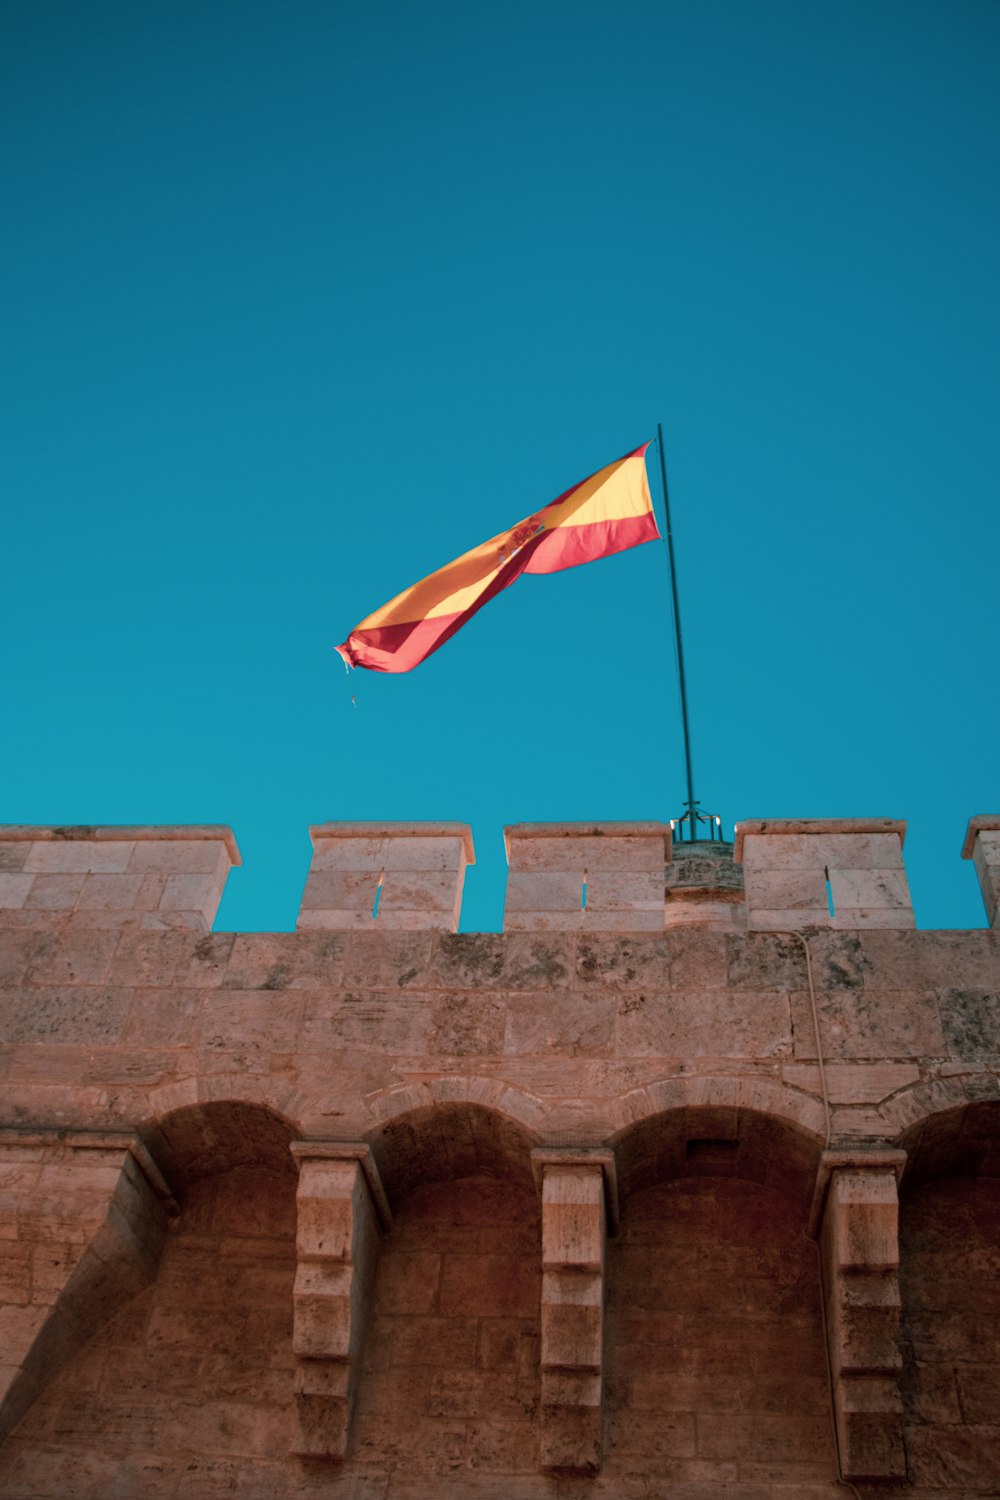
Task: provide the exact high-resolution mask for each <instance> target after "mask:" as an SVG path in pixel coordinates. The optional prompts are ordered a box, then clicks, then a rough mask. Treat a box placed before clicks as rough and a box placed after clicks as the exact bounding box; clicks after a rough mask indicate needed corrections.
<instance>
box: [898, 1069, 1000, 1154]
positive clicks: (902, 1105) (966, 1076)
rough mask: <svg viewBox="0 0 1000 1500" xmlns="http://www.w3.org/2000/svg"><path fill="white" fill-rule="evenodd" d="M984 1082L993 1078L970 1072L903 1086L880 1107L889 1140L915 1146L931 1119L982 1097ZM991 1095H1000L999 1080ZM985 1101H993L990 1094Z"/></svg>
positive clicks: (994, 1085) (907, 1147)
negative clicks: (990, 1099) (985, 1077)
mask: <svg viewBox="0 0 1000 1500" xmlns="http://www.w3.org/2000/svg"><path fill="white" fill-rule="evenodd" d="M984 1082H989V1080H988V1079H986V1080H984V1075H983V1074H982V1073H976V1072H971V1071H970V1072H968V1073H953V1074H951V1075H950V1076H949V1077H946V1078H926V1079H921V1081H920V1082H919V1083H914V1084H910V1085H909V1086H908V1087H907V1088H902V1089H900V1090H899V1092H898V1093H896V1094H893V1095H892V1097H891V1098H889V1099H886V1100H884V1101H883V1102H882V1104H881V1105H880V1106H879V1114H880V1115H881V1116H882V1118H883V1119H884V1121H885V1139H886V1141H888V1142H891V1143H892V1144H893V1145H899V1146H903V1147H904V1149H912V1148H914V1147H915V1146H916V1145H917V1143H918V1140H919V1137H920V1133H921V1131H922V1128H923V1126H924V1124H925V1123H926V1122H927V1121H929V1120H932V1119H934V1118H935V1117H939V1116H943V1115H946V1114H948V1113H950V1112H952V1111H953V1110H959V1109H964V1108H965V1106H966V1105H967V1104H975V1103H976V1102H978V1101H979V1100H981V1099H982V1098H983V1085H984ZM990 1095H991V1096H992V1098H993V1099H997V1098H1000V1086H998V1085H997V1083H996V1081H995V1080H993V1081H992V1084H991V1087H990ZM984 1102H989V1096H988V1097H987V1099H986V1101H984ZM907 1171H909V1168H907Z"/></svg>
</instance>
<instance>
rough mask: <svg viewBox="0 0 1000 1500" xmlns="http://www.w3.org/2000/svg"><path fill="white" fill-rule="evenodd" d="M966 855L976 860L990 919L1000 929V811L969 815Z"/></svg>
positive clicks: (994, 926) (965, 846)
mask: <svg viewBox="0 0 1000 1500" xmlns="http://www.w3.org/2000/svg"><path fill="white" fill-rule="evenodd" d="M962 858H963V859H971V860H973V861H974V863H975V866H976V874H977V875H978V876H979V886H980V889H981V891H982V893H983V904H984V905H985V907H986V916H987V920H988V921H989V924H990V926H991V927H993V928H996V929H997V930H998V931H1000V813H978V814H977V815H976V817H974V818H970V819H969V826H968V828H967V830H966V834H965V843H964V844H963V845H962Z"/></svg>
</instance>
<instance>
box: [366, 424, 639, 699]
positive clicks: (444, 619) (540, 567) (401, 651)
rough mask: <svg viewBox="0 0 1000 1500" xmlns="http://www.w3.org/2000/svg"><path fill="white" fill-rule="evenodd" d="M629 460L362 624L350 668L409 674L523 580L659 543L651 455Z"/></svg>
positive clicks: (399, 597) (636, 454) (633, 456)
mask: <svg viewBox="0 0 1000 1500" xmlns="http://www.w3.org/2000/svg"><path fill="white" fill-rule="evenodd" d="M648 447H649V444H648V443H643V445H642V447H641V448H636V449H635V451H634V452H632V453H627V454H626V455H625V457H624V458H619V459H618V460H617V461H616V462H615V463H613V464H608V466H607V468H605V469H601V470H600V471H599V472H598V473H597V474H592V475H591V476H590V478H589V479H584V480H583V482H582V483H581V484H577V485H574V486H573V488H572V489H571V490H567V491H566V493H565V494H564V495H560V496H559V498H558V500H553V501H552V502H551V504H549V505H545V506H543V507H542V509H541V510H539V511H536V513H535V514H534V515H531V516H528V517H527V518H526V519H525V520H523V521H519V522H518V524H517V525H516V526H512V527H511V528H510V529H509V530H508V531H501V533H500V535H499V536H495V537H491V539H490V540H489V541H488V542H482V543H481V544H480V545H479V546H478V547H473V549H472V551H471V552H465V553H463V554H462V556H461V557H457V558H456V559H455V561H454V562H450V563H448V564H447V566H446V567H444V568H439V569H438V571H437V572H436V573H431V574H429V576H428V577H427V578H422V579H421V580H420V582H419V583H415V584H413V585H412V586H411V587H410V588H408V589H404V590H403V592H402V593H401V594H397V595H396V597H395V599H390V600H389V603H388V604H383V605H382V608H381V609H377V610H375V612H374V614H370V615H368V617H367V618H366V619H364V620H362V621H361V623H360V625H356V626H355V627H354V629H353V630H352V631H351V633H350V635H349V636H348V637H347V640H346V641H345V642H344V644H343V645H342V646H338V647H337V650H338V651H339V652H340V654H341V656H342V657H343V658H344V661H345V662H347V663H348V665H349V666H352V667H368V668H369V669H370V670H371V671H373V672H409V671H410V669H411V668H412V667H415V666H417V665H418V663H419V662H422V661H423V660H424V658H425V657H428V656H430V654H431V652H432V651H436V650H437V648H438V647H439V646H443V645H444V643H445V641H446V640H447V639H448V637H449V636H452V635H454V634H455V631H456V630H459V629H460V628H461V626H463V625H464V624H465V622H466V620H469V619H471V617H472V616H473V615H474V614H475V613H476V611H477V610H478V609H482V607H483V605H484V604H486V603H487V602H488V601H489V600H490V599H492V598H494V597H495V595H497V594H498V593H499V592H500V590H501V589H505V588H507V587H509V585H510V584H512V583H513V582H514V580H515V579H516V578H520V576H521V574H522V573H558V572H559V571H560V569H562V568H575V567H576V566H577V565H578V564H579V563H587V562H595V561H596V560H597V558H599V557H610V556H611V554H612V553H613V552H624V551H625V549H626V548H627V547H637V546H638V545H639V544H640V542H651V541H653V540H655V539H656V538H657V537H658V536H659V534H660V533H659V532H658V530H657V528H656V518H655V517H654V515H653V503H652V500H651V499H650V495H649V481H648V479H647V477H646V458H645V454H646V449H647V448H648Z"/></svg>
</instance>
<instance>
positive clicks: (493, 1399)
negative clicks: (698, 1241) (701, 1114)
mask: <svg viewBox="0 0 1000 1500" xmlns="http://www.w3.org/2000/svg"><path fill="white" fill-rule="evenodd" d="M369 1142H370V1144H371V1147H372V1151H373V1154H374V1155H375V1157H376V1159H377V1162H378V1165H379V1169H380V1172H381V1174H382V1176H383V1181H384V1183H385V1186H386V1190H387V1194H388V1196H389V1198H390V1201H391V1202H392V1206H393V1215H394V1220H393V1226H392V1229H391V1230H390V1231H389V1232H388V1233H387V1234H386V1235H385V1236H384V1237H383V1240H382V1244H381V1249H380V1256H379V1264H378V1269H377V1273H376V1281H375V1290H374V1304H373V1313H372V1321H371V1326H370V1329H369V1334H368V1343H367V1349H366V1352H365V1358H364V1362H363V1370H362V1378H361V1382H360V1387H359V1393H358V1399H357V1406H356V1413H355V1423H354V1444H353V1459H354V1461H356V1462H357V1463H359V1464H361V1465H364V1464H366V1463H377V1464H379V1465H380V1466H382V1468H383V1470H388V1471H389V1472H390V1473H392V1472H393V1471H396V1470H398V1471H399V1472H400V1474H401V1475H405V1476H407V1477H408V1478H409V1479H410V1480H411V1481H412V1482H414V1483H416V1482H418V1481H419V1480H421V1479H423V1480H425V1482H427V1483H429V1484H434V1485H440V1484H444V1483H445V1482H446V1476H450V1480H451V1482H452V1483H453V1485H454V1488H455V1491H456V1492H457V1493H461V1492H462V1488H463V1484H468V1483H471V1482H472V1481H471V1474H472V1473H473V1472H481V1471H484V1470H485V1471H487V1472H489V1473H490V1474H491V1475H492V1476H493V1477H494V1479H495V1481H496V1483H497V1484H500V1483H507V1482H508V1480H509V1481H510V1482H511V1483H516V1481H517V1480H518V1478H519V1477H522V1478H524V1479H525V1480H526V1479H527V1476H529V1475H531V1476H533V1475H534V1474H535V1471H536V1468H537V1435H536V1431H535V1419H536V1408H537V1401H538V1346H539V1304H540V1278H541V1253H540V1240H541V1225H540V1213H539V1204H538V1194H537V1190H536V1188H535V1184H534V1182H533V1179H532V1175H531V1160H530V1152H531V1147H532V1145H533V1144H534V1141H533V1137H532V1135H531V1134H530V1133H529V1132H528V1131H527V1130H526V1129H525V1128H524V1126H523V1125H521V1124H519V1123H518V1122H517V1121H515V1120H514V1119H512V1118H511V1117H510V1116H509V1115H506V1114H503V1113H501V1112H500V1111H499V1110H497V1109H493V1108H490V1107H487V1106H484V1105H483V1104H481V1103H473V1102H468V1101H461V1100H457V1101H456V1100H454V1099H452V1100H448V1101H446V1102H440V1103H427V1102H423V1103H420V1104H418V1105H417V1106H416V1107H415V1108H412V1109H410V1110H407V1111H405V1112H404V1113H401V1114H399V1115H395V1116H393V1117H391V1118H389V1119H386V1120H384V1121H383V1123H382V1124H381V1125H379V1126H378V1127H377V1128H376V1129H375V1130H373V1131H372V1132H371V1134H370V1136H369ZM463 1475H464V1476H465V1477H464V1479H463Z"/></svg>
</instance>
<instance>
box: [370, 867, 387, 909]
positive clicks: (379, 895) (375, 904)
mask: <svg viewBox="0 0 1000 1500" xmlns="http://www.w3.org/2000/svg"><path fill="white" fill-rule="evenodd" d="M384 880H385V871H384V870H379V872H378V885H377V886H376V887H375V900H374V901H373V902H372V921H373V922H374V921H375V918H376V917H377V916H378V908H379V902H380V901H381V900H382V885H383V882H384Z"/></svg>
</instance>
